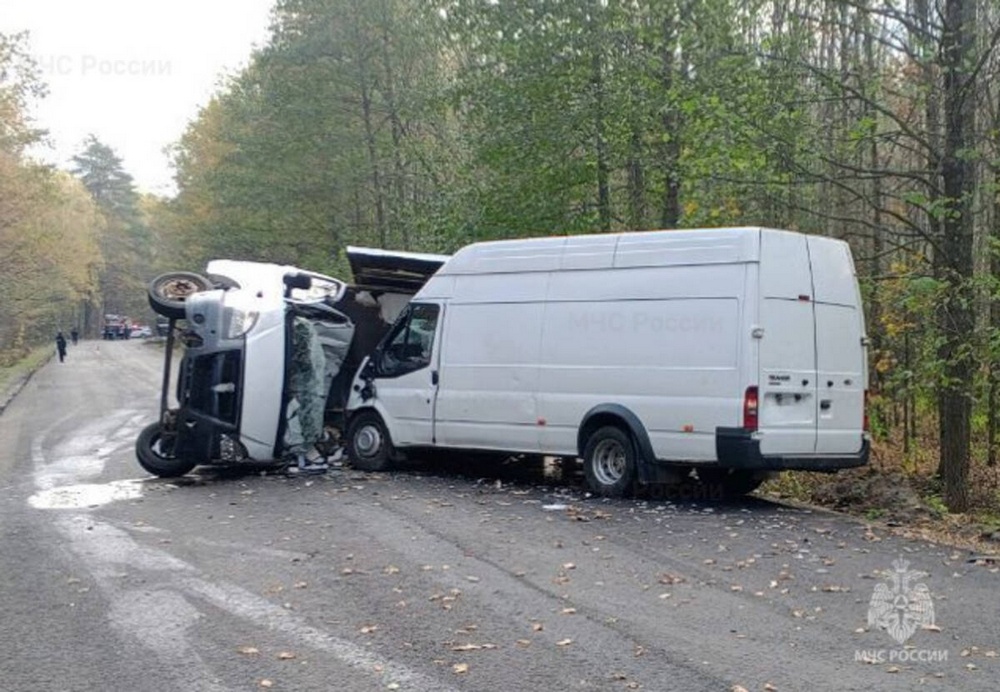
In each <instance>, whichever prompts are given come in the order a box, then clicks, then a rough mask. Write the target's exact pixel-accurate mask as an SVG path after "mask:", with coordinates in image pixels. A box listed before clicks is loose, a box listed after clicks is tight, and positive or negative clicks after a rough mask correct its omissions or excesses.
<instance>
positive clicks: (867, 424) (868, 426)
mask: <svg viewBox="0 0 1000 692" xmlns="http://www.w3.org/2000/svg"><path fill="white" fill-rule="evenodd" d="M863 410H864V418H863V422H862V428H861V429H862V430H863V431H864V432H871V423H870V422H869V420H868V390H867V389H866V390H865V403H864V409H863Z"/></svg>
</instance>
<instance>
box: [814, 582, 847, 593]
mask: <svg viewBox="0 0 1000 692" xmlns="http://www.w3.org/2000/svg"><path fill="white" fill-rule="evenodd" d="M821 590H822V591H825V592H826V593H844V592H847V591H850V589H849V588H847V587H846V586H838V585H836V584H827V585H826V586H824V587H823V588H822V589H821Z"/></svg>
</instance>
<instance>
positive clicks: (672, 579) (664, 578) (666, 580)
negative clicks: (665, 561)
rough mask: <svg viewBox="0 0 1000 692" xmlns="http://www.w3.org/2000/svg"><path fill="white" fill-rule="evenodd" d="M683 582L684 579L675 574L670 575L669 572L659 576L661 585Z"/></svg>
mask: <svg viewBox="0 0 1000 692" xmlns="http://www.w3.org/2000/svg"><path fill="white" fill-rule="evenodd" d="M683 581H684V577H682V576H679V575H677V574H671V573H670V572H664V573H663V574H661V575H660V583H661V584H680V583H681V582H683Z"/></svg>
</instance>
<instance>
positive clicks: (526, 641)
mask: <svg viewBox="0 0 1000 692" xmlns="http://www.w3.org/2000/svg"><path fill="white" fill-rule="evenodd" d="M515 644H517V645H518V646H519V647H521V648H522V649H525V648H527V647H529V646H531V640H530V639H518V640H517V641H516V642H515Z"/></svg>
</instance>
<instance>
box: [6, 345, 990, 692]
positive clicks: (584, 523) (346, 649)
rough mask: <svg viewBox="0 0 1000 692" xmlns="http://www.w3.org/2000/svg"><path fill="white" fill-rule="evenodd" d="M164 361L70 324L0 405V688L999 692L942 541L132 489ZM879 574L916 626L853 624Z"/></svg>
mask: <svg viewBox="0 0 1000 692" xmlns="http://www.w3.org/2000/svg"><path fill="white" fill-rule="evenodd" d="M159 373H160V351H159V349H158V347H157V346H155V345H153V344H148V343H143V342H138V341H131V342H110V343H109V342H83V343H81V344H80V345H79V346H77V347H71V348H70V352H69V356H68V357H67V359H66V362H65V363H63V364H60V363H59V362H58V361H55V362H50V363H49V364H48V365H46V366H45V367H44V368H43V369H42V370H41V371H39V372H38V373H37V374H36V375H35V376H34V378H32V380H31V381H30V382H29V383H28V385H27V386H26V387H25V388H24V390H23V391H21V393H20V394H19V395H18V396H17V398H16V399H15V400H14V401H13V402H12V403H11V404H10V406H8V408H7V409H6V410H5V411H4V413H3V414H2V416H0V497H2V503H0V556H2V559H0V585H2V587H0V606H2V611H0V612H2V628H0V645H2V647H0V650H2V652H3V656H2V662H0V690H14V691H21V690H128V691H147V690H148V691H150V692H152V691H156V692H161V691H162V690H212V691H215V690H220V691H221V690H261V689H274V690H350V691H353V690H358V691H365V690H416V691H431V690H435V691H436V690H442V691H445V690H484V691H491V692H492V691H496V690H504V691H506V690H511V691H515V690H546V691H548V690H632V689H640V690H679V691H685V692H687V691H699V690H713V691H719V690H722V691H728V690H734V689H739V687H742V688H745V689H747V690H912V689H923V688H926V689H940V690H996V689H997V688H998V687H1000V659H998V658H997V655H998V654H997V651H998V650H1000V618H998V614H1000V613H998V610H1000V597H998V594H1000V589H998V586H1000V574H998V570H997V567H996V565H993V564H989V563H986V564H982V563H979V564H976V563H970V562H968V558H969V555H968V554H967V553H965V552H964V551H961V550H955V549H952V548H949V547H947V546H941V545H934V544H930V543H926V542H922V541H918V540H911V539H905V538H901V537H895V536H893V535H891V534H890V533H889V532H888V530H886V529H883V528H880V527H877V526H875V527H869V526H866V525H865V524H863V523H859V522H857V521H855V520H851V519H847V518H844V517H841V516H838V515H834V514H830V513H827V512H822V511H818V510H808V509H802V508H795V507H788V506H782V505H778V504H774V503H771V502H767V501H764V500H761V499H754V498H750V499H747V500H745V501H742V502H739V503H730V504H721V503H712V502H695V501H668V500H656V499H651V498H646V499H630V500H621V501H606V500H599V499H595V498H590V497H589V496H587V494H586V493H585V491H584V489H583V487H582V485H581V483H580V481H579V479H578V477H577V475H576V474H573V473H569V472H564V474H554V475H546V474H544V473H543V472H541V471H540V470H539V469H537V468H526V467H519V466H517V465H509V466H505V467H503V468H498V469H492V470H491V469H482V468H479V469H463V468H462V464H461V463H458V464H455V463H452V464H451V465H449V466H444V465H439V466H429V467H424V468H416V469H409V470H406V471H401V472H398V473H394V474H371V475H369V474H363V473H358V472H355V471H352V470H350V469H349V468H345V469H339V470H335V471H333V472H331V473H329V474H327V475H326V476H322V477H313V478H287V477H285V476H283V475H280V474H262V473H260V472H259V471H258V472H253V473H239V472H225V473H219V472H213V471H207V472H202V473H199V474H196V475H193V476H191V477H189V478H188V479H185V480H184V481H183V482H166V481H162V480H157V479H150V478H148V477H146V475H145V474H144V473H143V472H142V470H141V469H140V468H139V466H138V465H137V464H136V462H135V460H134V455H133V451H132V445H133V443H134V440H135V437H136V435H137V433H138V432H139V430H140V429H141V428H142V426H143V425H145V424H146V423H148V422H149V421H151V420H153V419H154V418H155V413H156V406H157V401H158V387H159ZM564 475H565V476H566V477H564ZM899 559H902V560H905V561H907V562H908V570H917V571H920V572H922V573H923V574H922V575H908V576H907V577H906V578H905V579H899V577H898V575H897V579H899V581H898V582H896V583H894V582H892V581H891V580H890V579H889V578H888V576H887V574H888V573H889V572H892V571H893V570H894V567H893V564H894V561H896V560H899ZM879 584H884V585H885V586H884V587H882V589H881V590H880V591H879V593H880V594H881V595H879V596H876V597H875V599H874V600H875V601H876V602H877V603H883V602H884V601H885V598H884V594H885V593H889V595H890V597H891V596H900V595H902V596H903V597H905V598H902V600H900V601H899V603H897V605H899V604H900V603H901V604H902V605H903V606H907V605H908V604H909V605H910V606H912V605H913V604H917V603H920V602H922V601H921V595H922V594H928V595H929V596H930V600H931V603H932V605H933V610H934V619H933V625H931V624H930V622H931V621H930V620H929V619H927V620H925V621H924V626H923V627H922V628H919V629H917V630H916V631H915V632H914V633H912V634H911V635H910V636H909V638H908V639H905V645H900V644H899V643H897V640H896V639H894V638H893V636H891V635H890V633H889V632H887V631H883V630H882V629H880V628H878V627H870V626H869V624H868V617H869V610H870V606H871V603H872V601H873V594H876V586H877V585H879ZM918 584H923V585H924V587H926V588H924V587H920V586H918ZM888 607H889V610H890V611H891V609H892V604H891V601H890V603H889V606H888ZM900 632H901V634H899V636H900V637H903V636H904V635H905V634H906V632H905V631H903V630H897V633H900ZM859 658H868V659H873V661H871V662H866V661H863V660H859Z"/></svg>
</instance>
